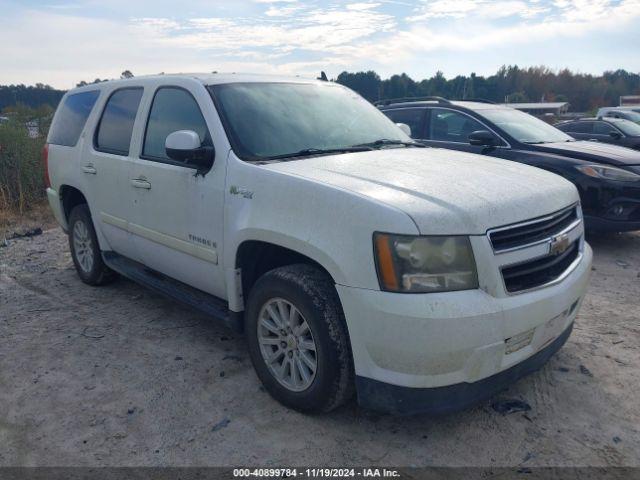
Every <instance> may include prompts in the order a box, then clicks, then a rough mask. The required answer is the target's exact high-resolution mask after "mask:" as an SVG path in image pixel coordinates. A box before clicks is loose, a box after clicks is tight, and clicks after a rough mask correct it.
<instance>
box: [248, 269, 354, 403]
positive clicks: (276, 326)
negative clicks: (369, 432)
mask: <svg viewBox="0 0 640 480" xmlns="http://www.w3.org/2000/svg"><path fill="white" fill-rule="evenodd" d="M245 332H246V334H247V340H248V345H249V354H250V356H251V361H252V362H253V366H254V368H255V370H256V373H257V374H258V377H259V378H260V380H261V381H262V383H263V385H264V387H265V389H266V390H267V391H268V392H269V393H270V394H271V396H273V397H274V398H275V399H276V400H278V401H279V402H280V403H282V404H283V405H285V406H287V407H290V408H293V409H295V410H298V411H302V412H309V413H315V412H328V411H330V410H333V409H335V408H337V407H339V406H340V405H342V404H343V403H345V402H346V401H347V400H349V399H350V398H351V397H352V396H353V393H354V390H355V388H354V369H353V360H352V355H351V347H350V342H349V334H348V331H347V326H346V322H345V319H344V314H343V312H342V306H341V304H340V299H339V298H338V294H337V292H336V289H335V286H334V284H333V281H332V279H331V278H330V277H329V276H328V275H327V274H326V273H324V272H322V271H320V270H319V269H317V268H315V267H313V266H310V265H304V264H297V265H289V266H286V267H280V268H276V269H274V270H271V271H269V272H267V273H265V274H264V275H263V276H262V277H260V278H259V279H258V281H257V282H256V284H255V285H254V287H253V288H252V289H251V292H250V294H249V300H248V302H247V309H246V312H245ZM269 359H271V360H272V361H269ZM314 365H315V368H313V367H314Z"/></svg>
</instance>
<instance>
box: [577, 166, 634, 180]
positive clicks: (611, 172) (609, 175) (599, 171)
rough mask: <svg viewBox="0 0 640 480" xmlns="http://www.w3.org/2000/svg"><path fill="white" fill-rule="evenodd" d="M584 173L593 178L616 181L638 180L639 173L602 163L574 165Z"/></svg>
mask: <svg viewBox="0 0 640 480" xmlns="http://www.w3.org/2000/svg"><path fill="white" fill-rule="evenodd" d="M576 168H577V169H578V170H580V171H581V172H582V173H584V174H585V175H588V176H590V177H594V178H604V179H605V180H616V181H618V182H638V181H640V175H638V174H637V173H633V172H628V171H627V170H622V169H621V168H616V167H605V166H603V165H580V166H576Z"/></svg>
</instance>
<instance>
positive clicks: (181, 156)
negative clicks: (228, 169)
mask: <svg viewBox="0 0 640 480" xmlns="http://www.w3.org/2000/svg"><path fill="white" fill-rule="evenodd" d="M164 148H165V151H166V152H167V156H168V157H169V158H170V159H172V160H176V161H177V162H185V163H187V164H189V165H193V166H195V167H196V168H197V169H198V173H203V172H205V171H207V170H209V169H210V168H211V166H212V165H213V160H214V156H215V152H214V149H213V147H204V146H202V142H201V141H200V136H199V135H198V134H197V133H196V132H194V131H193V130H178V131H177V132H173V133H170V134H169V136H168V137H167V139H166V140H165V142H164Z"/></svg>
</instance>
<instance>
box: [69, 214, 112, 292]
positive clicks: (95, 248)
mask: <svg viewBox="0 0 640 480" xmlns="http://www.w3.org/2000/svg"><path fill="white" fill-rule="evenodd" d="M69 249H70V250H71V258H72V259H73V264H74V265H75V267H76V272H78V276H79V277H80V280H82V281H83V282H84V283H86V284H87V285H93V286H98V285H105V284H107V283H110V282H112V281H113V280H114V279H115V278H116V276H117V275H116V273H115V272H114V271H113V270H111V269H110V268H109V267H107V266H106V265H105V263H104V260H103V259H102V252H101V251H100V246H99V244H98V237H97V236H96V231H95V229H94V228H93V221H92V220H91V212H90V211H89V207H88V206H87V204H82V205H78V206H76V207H74V209H73V210H71V214H70V215H69Z"/></svg>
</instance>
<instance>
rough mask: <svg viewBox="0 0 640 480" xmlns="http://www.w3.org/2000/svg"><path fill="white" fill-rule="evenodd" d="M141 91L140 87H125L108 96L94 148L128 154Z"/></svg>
mask: <svg viewBox="0 0 640 480" xmlns="http://www.w3.org/2000/svg"><path fill="white" fill-rule="evenodd" d="M142 92H143V90H142V88H125V89H122V90H117V91H116V92H114V93H113V95H111V97H109V100H108V101H107V105H106V107H105V108H104V112H103V113H102V118H101V119H100V123H99V125H98V131H97V132H96V149H98V150H101V151H103V152H109V153H115V154H117V155H129V145H130V144H131V135H132V133H133V122H134V121H135V119H136V114H137V113H138V106H139V105H140V99H141V98H142Z"/></svg>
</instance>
